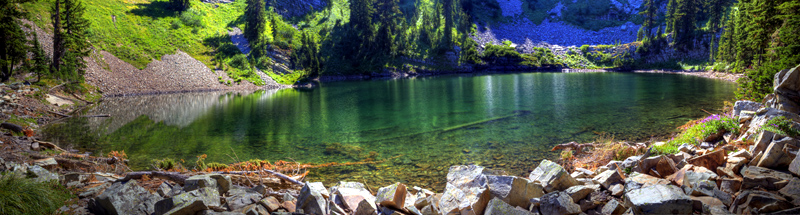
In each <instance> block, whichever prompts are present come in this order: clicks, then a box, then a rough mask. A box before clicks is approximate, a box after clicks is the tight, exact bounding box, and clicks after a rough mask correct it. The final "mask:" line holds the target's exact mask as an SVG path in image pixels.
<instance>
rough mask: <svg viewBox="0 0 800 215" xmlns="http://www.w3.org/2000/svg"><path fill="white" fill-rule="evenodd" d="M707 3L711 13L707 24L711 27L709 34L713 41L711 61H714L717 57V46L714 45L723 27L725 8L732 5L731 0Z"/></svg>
mask: <svg viewBox="0 0 800 215" xmlns="http://www.w3.org/2000/svg"><path fill="white" fill-rule="evenodd" d="M706 4H707V6H708V14H709V18H708V24H707V26H708V28H709V32H708V36H709V40H710V41H711V42H710V43H709V46H710V47H709V49H708V50H709V53H710V55H711V56H710V59H711V61H714V60H715V59H716V56H715V55H716V53H717V49H716V47H714V46H715V45H716V44H717V43H716V42H715V41H716V40H717V33H718V32H719V29H720V28H722V21H723V18H724V17H725V10H726V8H728V6H729V5H730V0H709V1H707V2H706Z"/></svg>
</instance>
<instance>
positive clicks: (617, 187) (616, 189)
mask: <svg viewBox="0 0 800 215" xmlns="http://www.w3.org/2000/svg"><path fill="white" fill-rule="evenodd" d="M608 191H611V195H613V196H617V197H619V196H622V194H623V193H624V192H625V186H623V185H622V184H614V185H612V186H611V189H608Z"/></svg>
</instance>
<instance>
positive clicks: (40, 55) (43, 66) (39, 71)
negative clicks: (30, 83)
mask: <svg viewBox="0 0 800 215" xmlns="http://www.w3.org/2000/svg"><path fill="white" fill-rule="evenodd" d="M31 43H33V44H32V49H31V53H32V54H33V57H32V59H31V60H30V61H28V63H27V69H28V70H29V71H30V72H33V73H35V74H36V82H39V81H41V80H42V75H47V74H48V71H49V69H50V68H48V67H49V66H50V59H49V57H47V54H46V53H45V52H44V49H43V48H42V45H41V44H40V43H39V37H38V35H37V34H36V32H34V33H33V41H31Z"/></svg>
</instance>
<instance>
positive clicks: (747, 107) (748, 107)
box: [733, 101, 762, 117]
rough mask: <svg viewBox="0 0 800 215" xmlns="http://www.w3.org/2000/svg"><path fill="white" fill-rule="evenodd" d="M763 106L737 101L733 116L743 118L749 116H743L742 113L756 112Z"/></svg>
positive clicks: (752, 102)
mask: <svg viewBox="0 0 800 215" xmlns="http://www.w3.org/2000/svg"><path fill="white" fill-rule="evenodd" d="M761 106H762V105H761V103H758V102H754V101H736V103H734V105H733V115H734V116H739V117H743V115H747V114H742V111H750V112H756V111H757V110H758V109H759V108H761Z"/></svg>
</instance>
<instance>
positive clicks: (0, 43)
mask: <svg viewBox="0 0 800 215" xmlns="http://www.w3.org/2000/svg"><path fill="white" fill-rule="evenodd" d="M31 1H32V0H0V67H2V69H0V70H1V71H0V81H8V79H9V78H10V77H11V75H13V73H14V66H16V65H18V64H19V63H21V62H22V60H24V59H25V57H26V55H27V52H28V47H27V46H25V44H26V43H27V39H26V38H25V32H23V31H22V29H21V28H20V24H21V23H20V21H19V20H20V19H22V18H24V17H25V16H26V15H27V13H25V12H24V11H22V10H21V9H20V8H19V6H18V5H17V4H22V3H26V2H31Z"/></svg>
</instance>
